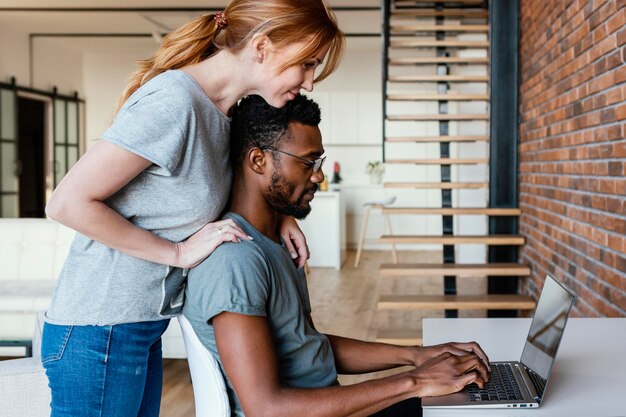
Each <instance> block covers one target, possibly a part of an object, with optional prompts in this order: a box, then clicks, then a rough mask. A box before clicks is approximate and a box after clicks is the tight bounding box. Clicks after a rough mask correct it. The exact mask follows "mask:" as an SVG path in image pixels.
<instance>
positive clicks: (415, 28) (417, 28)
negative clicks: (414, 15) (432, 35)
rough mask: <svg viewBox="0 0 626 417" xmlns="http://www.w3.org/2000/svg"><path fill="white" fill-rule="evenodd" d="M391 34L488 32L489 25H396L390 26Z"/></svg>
mask: <svg viewBox="0 0 626 417" xmlns="http://www.w3.org/2000/svg"><path fill="white" fill-rule="evenodd" d="M390 29H391V34H392V35H396V34H400V33H411V34H413V33H415V32H446V33H455V32H474V33H476V32H478V33H487V32H489V25H420V24H412V25H406V24H404V25H403V24H396V25H391V26H390Z"/></svg>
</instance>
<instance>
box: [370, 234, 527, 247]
mask: <svg viewBox="0 0 626 417" xmlns="http://www.w3.org/2000/svg"><path fill="white" fill-rule="evenodd" d="M378 242H380V243H396V244H401V243H413V244H434V245H461V244H474V245H490V246H503V245H514V246H521V245H523V244H524V242H525V239H524V236H520V235H463V236H460V235H442V236H431V235H382V236H381V237H380V239H378Z"/></svg>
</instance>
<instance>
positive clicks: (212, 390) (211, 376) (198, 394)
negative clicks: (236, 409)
mask: <svg viewBox="0 0 626 417" xmlns="http://www.w3.org/2000/svg"><path fill="white" fill-rule="evenodd" d="M178 322H179V323H180V328H181V330H182V333H183V340H184V341H185V349H186V350H187V360H188V361H189V371H190V372H191V381H192V383H193V396H194V402H195V405H196V417H230V403H229V402H228V394H227V392H226V384H225V383H224V377H223V376H222V372H221V371H220V366H219V364H218V363H217V361H216V360H215V358H214V357H213V355H212V354H211V352H209V351H208V350H207V349H206V348H205V347H204V345H203V344H202V342H200V339H198V336H197V335H196V332H195V331H194V330H193V327H191V323H189V320H187V319H186V318H185V316H183V315H180V316H178Z"/></svg>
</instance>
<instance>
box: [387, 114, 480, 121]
mask: <svg viewBox="0 0 626 417" xmlns="http://www.w3.org/2000/svg"><path fill="white" fill-rule="evenodd" d="M387 120H389V121H396V122H397V121H413V122H422V121H431V120H489V115H488V114H393V115H387Z"/></svg>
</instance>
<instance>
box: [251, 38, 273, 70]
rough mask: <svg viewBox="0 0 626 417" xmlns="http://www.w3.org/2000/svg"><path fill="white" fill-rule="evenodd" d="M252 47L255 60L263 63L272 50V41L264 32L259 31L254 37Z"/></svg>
mask: <svg viewBox="0 0 626 417" xmlns="http://www.w3.org/2000/svg"><path fill="white" fill-rule="evenodd" d="M251 44H252V49H253V51H254V58H255V61H256V62H257V63H259V64H262V63H263V62H264V61H265V60H266V59H267V56H268V55H269V53H270V52H271V51H272V41H271V40H270V38H268V37H267V35H266V34H264V33H257V34H256V35H254V36H253V37H252V41H251Z"/></svg>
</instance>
